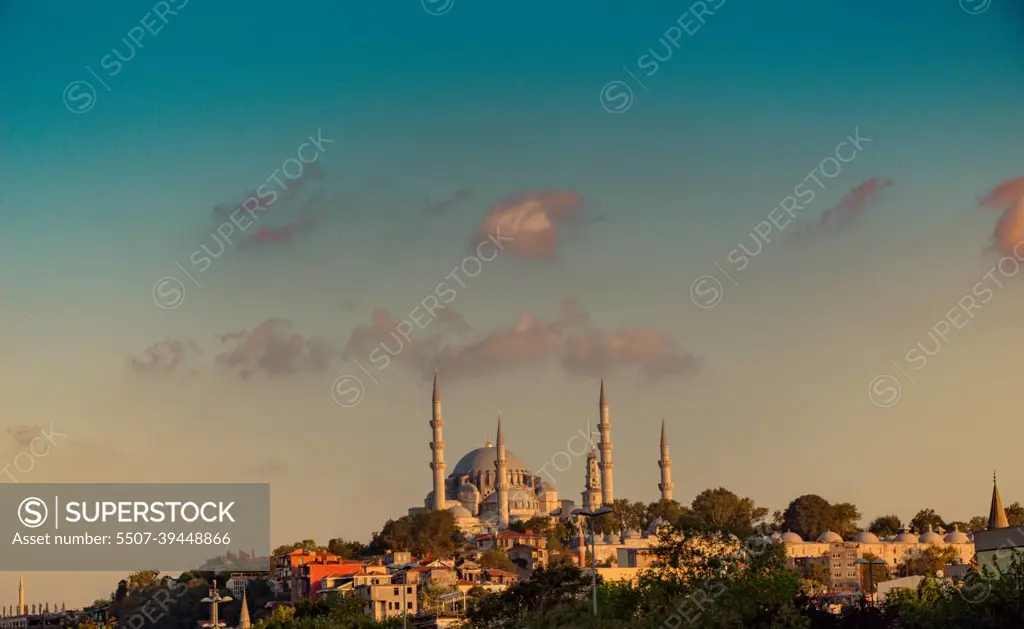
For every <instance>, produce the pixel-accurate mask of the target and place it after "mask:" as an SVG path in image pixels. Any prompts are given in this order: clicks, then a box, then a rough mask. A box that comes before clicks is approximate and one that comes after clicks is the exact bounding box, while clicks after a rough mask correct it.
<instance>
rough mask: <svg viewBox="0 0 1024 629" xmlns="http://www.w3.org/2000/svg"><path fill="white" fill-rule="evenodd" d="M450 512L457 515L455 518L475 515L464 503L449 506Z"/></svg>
mask: <svg viewBox="0 0 1024 629" xmlns="http://www.w3.org/2000/svg"><path fill="white" fill-rule="evenodd" d="M448 513H450V514H452V517H455V518H471V517H473V514H472V513H471V512H470V511H469V509H467V508H466V507H463V506H462V505H455V506H453V507H448Z"/></svg>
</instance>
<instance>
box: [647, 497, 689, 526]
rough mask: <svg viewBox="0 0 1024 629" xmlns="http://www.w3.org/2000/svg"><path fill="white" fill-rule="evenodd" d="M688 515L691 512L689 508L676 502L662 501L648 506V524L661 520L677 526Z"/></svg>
mask: <svg viewBox="0 0 1024 629" xmlns="http://www.w3.org/2000/svg"><path fill="white" fill-rule="evenodd" d="M688 515H690V510H689V509H688V508H687V507H685V506H683V505H681V504H679V503H678V502H676V501H675V500H664V499H662V500H659V501H657V502H652V503H651V504H649V505H647V522H646V524H650V523H651V522H653V521H654V520H657V519H658V518H661V519H662V520H665V521H666V522H668V523H669V524H672V525H677V524H679V521H680V520H682V519H683V518H684V517H686V516H688ZM643 528H644V529H646V528H647V526H646V525H645V526H644V527H643ZM641 530H642V529H641Z"/></svg>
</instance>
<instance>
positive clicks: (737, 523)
mask: <svg viewBox="0 0 1024 629" xmlns="http://www.w3.org/2000/svg"><path fill="white" fill-rule="evenodd" d="M767 515H768V509H765V508H763V507H758V506H757V505H755V504H754V501H753V500H751V499H750V498H740V497H739V496H737V495H736V494H734V493H732V492H731V491H729V490H728V489H726V488H724V487H719V488H718V489H705V490H704V491H702V492H701V493H699V494H698V495H697V497H696V498H694V499H693V503H692V504H691V505H690V515H689V516H688V517H687V518H684V520H685V521H686V523H687V524H693V525H696V526H698V527H703V528H712V529H717V530H722V531H728V532H729V533H732V534H734V535H738V536H740V537H745V536H748V535H750V534H751V533H753V532H754V530H755V528H756V527H757V525H758V523H759V522H761V520H763V519H764V518H765V516H767Z"/></svg>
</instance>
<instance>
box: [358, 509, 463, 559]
mask: <svg viewBox="0 0 1024 629" xmlns="http://www.w3.org/2000/svg"><path fill="white" fill-rule="evenodd" d="M463 539H464V537H463V535H462V533H461V532H460V531H459V529H458V527H457V526H455V518H454V517H453V516H452V514H451V513H450V512H448V511H446V510H445V511H434V510H430V511H419V512H417V513H416V515H413V516H408V515H406V516H402V517H401V518H399V519H397V520H388V521H387V523H385V524H384V528H383V529H381V531H380V532H379V533H377V534H376V535H375V536H374V538H373V540H372V541H371V542H370V545H369V547H368V549H369V552H370V553H371V554H384V553H385V552H387V551H389V550H391V551H408V552H411V553H412V554H414V555H416V556H418V557H425V556H427V555H430V556H443V555H449V554H451V553H452V552H453V551H454V550H455V548H456V547H457V546H458V545H459V544H461V543H462V540H463Z"/></svg>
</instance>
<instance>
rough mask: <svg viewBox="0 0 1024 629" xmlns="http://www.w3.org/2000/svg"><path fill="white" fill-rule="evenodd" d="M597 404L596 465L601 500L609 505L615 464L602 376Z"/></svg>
mask: <svg viewBox="0 0 1024 629" xmlns="http://www.w3.org/2000/svg"><path fill="white" fill-rule="evenodd" d="M598 406H599V408H600V411H601V422H600V423H599V424H598V426H597V428H598V431H600V433H601V441H600V450H601V463H600V464H599V466H598V467H600V469H601V502H602V503H604V504H606V505H610V504H612V502H614V500H615V492H614V491H613V487H612V470H613V469H614V468H615V464H614V463H612V422H611V419H610V416H609V411H608V398H607V396H606V395H605V392H604V378H601V401H600V402H599V404H598Z"/></svg>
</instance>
